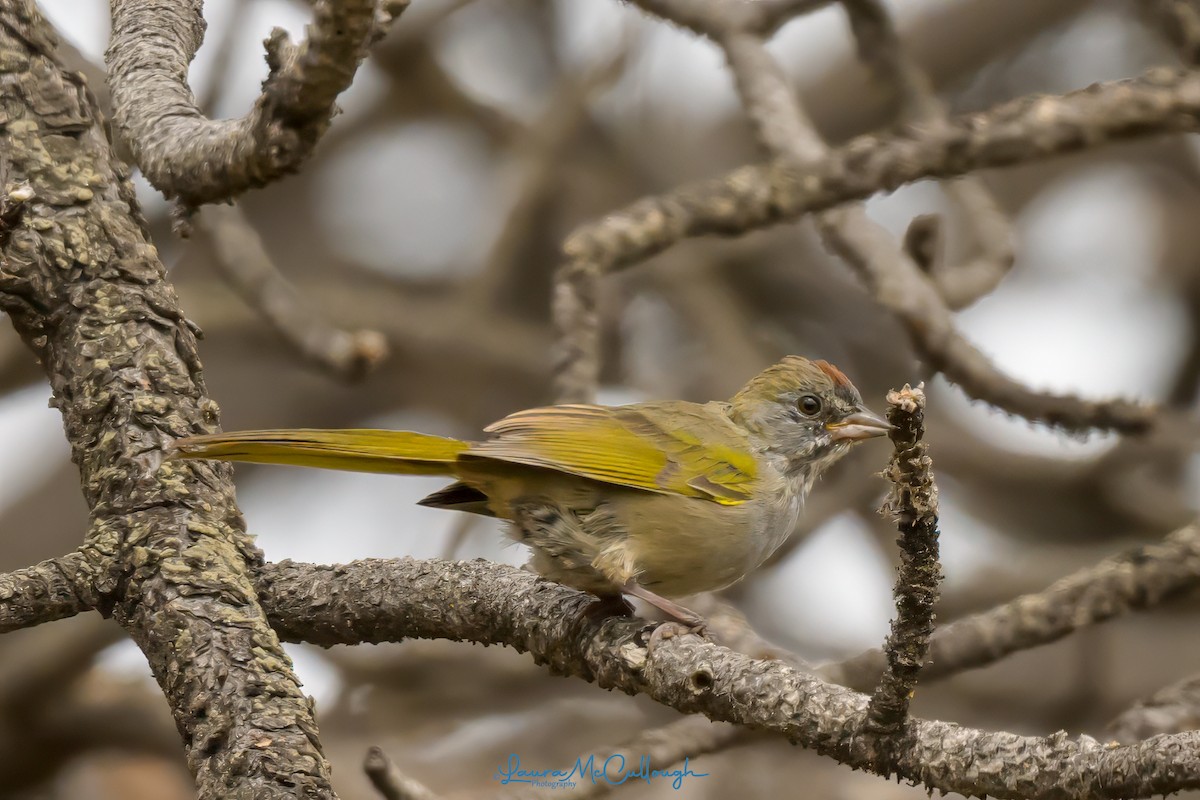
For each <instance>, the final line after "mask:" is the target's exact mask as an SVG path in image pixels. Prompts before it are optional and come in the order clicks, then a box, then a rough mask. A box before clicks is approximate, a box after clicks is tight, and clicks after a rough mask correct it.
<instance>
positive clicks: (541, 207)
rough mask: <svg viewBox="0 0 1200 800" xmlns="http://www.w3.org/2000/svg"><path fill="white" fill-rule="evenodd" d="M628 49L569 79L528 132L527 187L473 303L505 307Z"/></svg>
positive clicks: (524, 145) (523, 149)
mask: <svg viewBox="0 0 1200 800" xmlns="http://www.w3.org/2000/svg"><path fill="white" fill-rule="evenodd" d="M627 38H628V37H627ZM628 50H629V48H628V43H626V44H625V45H624V46H622V47H620V48H619V49H618V50H617V52H616V53H614V54H613V56H612V57H611V58H608V59H606V60H605V61H603V62H602V63H600V64H598V65H596V66H594V67H592V68H591V69H589V70H588V71H587V72H586V73H585V74H583V75H569V76H566V77H564V78H563V79H562V80H561V81H560V83H559V85H558V86H557V87H556V89H555V90H554V91H553V92H552V93H551V97H550V99H549V101H548V103H547V108H546V111H545V113H544V114H543V115H542V117H541V118H540V119H539V120H538V121H537V122H536V123H535V124H534V125H532V126H531V127H530V128H529V130H528V131H527V132H525V134H524V138H523V141H522V142H521V143H520V144H519V145H518V154H517V155H518V159H519V160H521V161H523V162H524V163H525V164H526V167H525V170H524V174H523V176H522V180H521V185H520V187H519V188H518V190H517V195H516V198H515V200H514V202H513V204H512V207H511V209H510V210H509V212H508V217H507V219H505V221H504V227H503V229H502V230H501V231H500V235H499V236H498V237H497V238H496V242H495V244H493V245H492V248H491V250H490V252H489V253H488V258H487V263H486V264H485V265H484V267H483V270H482V271H481V273H480V275H479V276H478V277H477V278H476V279H475V280H473V281H472V282H471V285H470V291H471V298H472V302H475V303H477V304H481V305H483V304H487V303H496V302H499V300H500V297H499V294H500V291H501V289H502V288H503V287H504V284H505V282H506V281H509V280H513V279H514V278H516V277H518V268H519V267H520V266H521V265H522V263H523V262H522V258H523V256H524V255H525V252H524V250H525V248H526V246H527V245H528V243H529V239H530V237H531V235H532V234H533V233H534V232H535V231H537V230H538V229H539V228H540V227H541V226H542V225H543V224H544V213H543V212H544V211H545V209H546V207H547V205H548V203H549V201H550V200H551V199H552V197H551V196H552V194H553V192H554V189H555V187H556V186H558V185H559V183H560V170H561V167H562V156H563V149H564V148H565V147H566V145H567V144H569V143H570V141H571V140H572V139H573V138H574V137H575V135H576V134H577V133H578V131H579V128H580V125H581V124H582V123H583V121H584V120H585V119H586V118H587V115H588V112H589V102H590V101H591V100H592V98H593V97H594V96H595V95H596V94H597V93H599V92H601V91H603V90H604V89H605V88H607V87H609V86H610V85H611V84H612V83H613V81H615V80H616V79H617V78H619V77H620V76H621V72H622V71H623V69H624V67H625V63H626V61H627V58H628V55H629V53H628Z"/></svg>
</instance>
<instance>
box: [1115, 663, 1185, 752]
mask: <svg viewBox="0 0 1200 800" xmlns="http://www.w3.org/2000/svg"><path fill="white" fill-rule="evenodd" d="M1196 729H1200V675H1191V676H1189V677H1187V678H1184V679H1183V680H1182V681H1179V682H1178V683H1173V684H1171V685H1170V686H1168V687H1166V688H1164V689H1159V690H1158V691H1157V692H1155V693H1154V694H1152V695H1150V696H1149V697H1147V698H1146V699H1144V700H1139V701H1138V703H1137V704H1136V705H1134V706H1133V708H1130V709H1129V710H1128V711H1125V712H1123V713H1122V714H1121V715H1120V716H1118V717H1117V718H1116V719H1114V720H1113V721H1112V722H1111V723H1109V726H1108V730H1109V732H1110V733H1112V736H1113V738H1114V739H1116V740H1117V741H1118V742H1125V743H1132V742H1138V741H1141V740H1143V739H1148V738H1150V737H1151V736H1157V735H1159V734H1161V733H1182V732H1183V731H1193V730H1196Z"/></svg>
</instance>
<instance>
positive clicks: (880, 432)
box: [825, 408, 892, 442]
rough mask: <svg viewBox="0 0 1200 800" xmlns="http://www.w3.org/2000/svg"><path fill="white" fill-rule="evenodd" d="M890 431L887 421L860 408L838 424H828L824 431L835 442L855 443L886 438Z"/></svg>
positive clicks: (890, 427)
mask: <svg viewBox="0 0 1200 800" xmlns="http://www.w3.org/2000/svg"><path fill="white" fill-rule="evenodd" d="M891 429H892V426H891V425H890V424H889V423H888V421H887V420H885V419H883V418H882V417H879V416H877V415H875V414H873V413H871V412H870V411H867V410H866V409H865V408H860V409H859V410H858V411H855V412H854V413H853V414H851V415H850V416H848V417H844V418H843V419H842V420H840V421H839V422H830V423H828V424H827V425H826V426H825V430H827V431H829V433H830V434H831V436H832V437H833V440H834V441H835V442H857V441H859V440H861V439H871V438H873V437H875V436H886V435H887V432H888V431H890V430H891Z"/></svg>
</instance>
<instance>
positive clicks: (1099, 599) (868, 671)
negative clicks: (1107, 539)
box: [817, 524, 1200, 689]
mask: <svg viewBox="0 0 1200 800" xmlns="http://www.w3.org/2000/svg"><path fill="white" fill-rule="evenodd" d="M1197 587H1200V524H1192V525H1188V526H1187V527H1185V528H1181V529H1180V530H1177V531H1175V532H1174V533H1172V534H1171V535H1169V536H1167V537H1166V538H1165V539H1164V540H1163V541H1162V542H1159V543H1156V544H1152V545H1145V546H1143V547H1139V548H1137V549H1135V550H1131V551H1129V552H1127V553H1122V554H1121V555H1116V556H1112V557H1111V558H1106V559H1104V560H1103V561H1101V562H1100V563H1098V564H1095V565H1092V566H1089V567H1086V568H1085V569H1081V570H1079V571H1078V572H1075V573H1073V574H1071V575H1068V576H1067V577H1065V578H1063V579H1062V580H1060V581H1058V582H1056V583H1055V584H1054V585H1052V586H1050V587H1049V588H1048V589H1046V590H1045V591H1043V592H1037V593H1035V594H1027V595H1023V596H1022V597H1018V598H1016V599H1015V600H1012V601H1010V602H1008V603H1005V604H1003V605H1000V606H997V607H996V608H993V609H990V610H988V611H984V612H982V613H980V614H975V615H972V616H970V617H967V618H965V619H961V620H958V621H957V622H953V623H951V624H949V625H945V626H942V627H941V628H939V629H938V630H937V631H936V632H935V633H934V634H933V639H932V641H931V647H930V654H929V655H930V663H929V664H927V665H926V667H925V672H924V673H923V675H924V678H925V679H926V680H933V679H936V678H944V677H947V676H949V675H953V674H956V673H959V672H962V671H964V670H968V669H973V668H975V667H981V666H984V665H986V664H991V663H994V662H996V661H999V660H1000V659H1001V658H1003V657H1005V656H1007V655H1009V654H1011V653H1015V652H1018V651H1021V650H1028V649H1029V648H1031V647H1037V646H1040V645H1043V644H1049V643H1050V642H1054V641H1057V640H1059V639H1062V638H1063V637H1065V636H1067V635H1069V634H1071V633H1073V632H1074V631H1076V630H1078V629H1079V628H1082V627H1084V626H1087V625H1094V624H1096V623H1099V622H1104V621H1106V620H1109V619H1112V618H1113V617H1116V616H1120V615H1122V614H1127V613H1129V612H1131V611H1139V610H1142V609H1146V608H1153V607H1155V606H1157V605H1159V604H1161V603H1164V602H1166V601H1168V600H1170V599H1173V598H1175V597H1179V596H1180V595H1182V594H1184V593H1186V592H1190V591H1193V590H1195V589H1196V588H1197ZM885 666H886V661H885V658H884V655H883V653H882V652H881V651H880V650H868V651H867V652H865V653H863V654H862V655H859V656H855V657H854V658H852V659H849V660H847V661H843V662H841V663H838V664H831V665H827V666H823V667H820V668H818V670H817V672H818V673H819V674H820V675H822V676H823V677H825V678H826V679H828V680H831V681H833V682H835V683H839V684H842V685H843V686H850V687H854V688H860V689H861V688H868V687H870V686H873V685H874V684H875V682H876V681H877V680H878V679H879V675H880V673H881V672H883V670H884V668H885Z"/></svg>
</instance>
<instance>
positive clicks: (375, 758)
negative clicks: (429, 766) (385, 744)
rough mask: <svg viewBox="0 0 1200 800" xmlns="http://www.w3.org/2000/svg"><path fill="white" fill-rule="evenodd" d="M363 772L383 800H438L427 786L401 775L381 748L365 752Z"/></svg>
mask: <svg viewBox="0 0 1200 800" xmlns="http://www.w3.org/2000/svg"><path fill="white" fill-rule="evenodd" d="M363 771H364V772H366V773H367V777H368V778H369V779H370V780H371V785H372V786H374V787H375V790H376V791H377V792H379V794H381V795H383V798H384V800H438V795H437V794H436V793H434V792H433V791H431V790H430V789H429V788H428V787H427V786H425V785H424V784H423V783H420V782H419V781H417V780H415V779H413V778H410V777H408V776H407V775H405V774H404V773H402V772H401V771H400V770H399V769H398V768H397V767H396V765H395V764H394V763H392V760H391V759H390V758H388V757H387V754H386V753H384V752H383V748H380V747H372V748H370V749H369V750H367V757H366V758H365V759H363Z"/></svg>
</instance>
